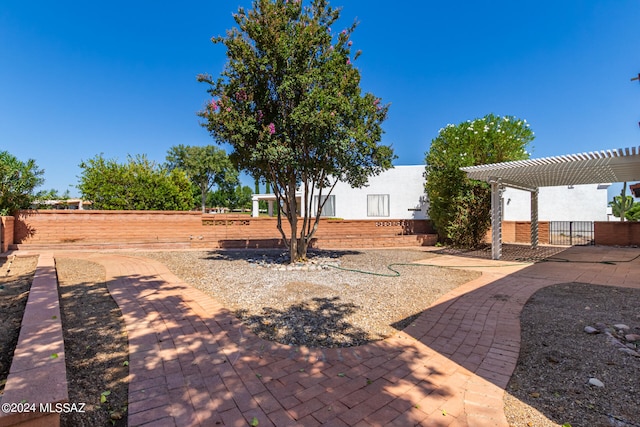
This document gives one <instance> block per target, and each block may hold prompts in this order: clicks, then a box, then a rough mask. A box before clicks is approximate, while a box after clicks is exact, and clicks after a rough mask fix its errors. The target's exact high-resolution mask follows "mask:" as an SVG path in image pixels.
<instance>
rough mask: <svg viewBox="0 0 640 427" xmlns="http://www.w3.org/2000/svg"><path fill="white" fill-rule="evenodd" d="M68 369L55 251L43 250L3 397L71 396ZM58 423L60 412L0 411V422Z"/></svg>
mask: <svg viewBox="0 0 640 427" xmlns="http://www.w3.org/2000/svg"><path fill="white" fill-rule="evenodd" d="M68 400H69V393H68V389H67V369H66V365H65V356H64V339H63V335H62V321H61V318H60V302H59V299H58V280H57V278H56V268H55V261H54V258H53V255H52V254H40V256H39V257H38V265H37V267H36V272H35V275H34V277H33V282H32V284H31V289H30V291H29V298H28V300H27V305H26V307H25V310H24V316H23V318H22V326H21V327H20V336H19V338H18V345H17V346H16V349H15V352H14V355H13V361H12V363H11V368H10V370H9V377H8V378H7V383H6V385H5V390H4V394H3V395H2V396H1V398H0V402H1V403H21V402H25V401H26V402H28V403H29V404H35V405H36V409H37V410H39V409H40V404H41V403H42V404H46V403H51V404H55V403H58V402H67V401H68ZM59 425H60V414H59V413H47V412H45V413H43V412H28V413H11V414H5V413H2V412H0V427H9V426H21V427H22V426H25V427H26V426H32V427H35V426H54V427H57V426H59Z"/></svg>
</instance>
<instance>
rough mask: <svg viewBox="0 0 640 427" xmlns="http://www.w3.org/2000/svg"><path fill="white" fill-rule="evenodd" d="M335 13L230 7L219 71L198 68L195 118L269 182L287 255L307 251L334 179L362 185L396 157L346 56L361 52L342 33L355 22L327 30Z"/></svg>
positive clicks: (376, 102) (291, 5) (261, 4)
mask: <svg viewBox="0 0 640 427" xmlns="http://www.w3.org/2000/svg"><path fill="white" fill-rule="evenodd" d="M339 16H340V11H339V9H333V8H331V7H330V6H329V3H328V1H326V0H312V1H311V4H310V5H309V6H306V7H303V6H302V4H301V2H300V1H283V0H254V2H253V9H252V10H250V11H248V12H247V11H245V10H244V9H243V8H240V9H239V10H238V13H236V14H235V15H234V18H235V21H236V23H237V25H238V28H234V29H232V30H230V31H229V32H228V33H227V36H226V37H217V38H215V39H214V40H213V41H214V43H222V44H224V45H225V46H226V48H227V57H228V62H227V64H226V67H225V69H224V71H223V73H222V76H221V77H220V78H219V79H217V80H215V81H214V80H213V79H212V78H211V77H210V76H208V75H201V76H199V77H198V78H199V80H200V81H202V82H206V83H208V84H209V85H210V88H209V90H208V92H209V93H210V94H211V96H212V98H213V99H212V100H211V102H210V103H209V104H208V105H207V107H206V109H205V110H204V111H202V112H201V113H200V115H201V117H202V118H204V120H205V122H204V123H203V125H204V126H206V127H207V129H208V130H209V131H210V133H211V135H212V136H213V137H214V138H215V139H216V141H218V142H219V143H228V144H229V145H230V147H231V148H232V152H231V154H230V157H231V158H232V160H233V161H234V163H235V164H236V165H237V166H238V167H239V168H240V169H244V170H246V171H248V172H249V174H250V175H252V176H254V177H261V178H263V179H266V180H267V181H268V182H269V183H270V184H271V186H272V188H273V192H274V194H275V196H276V199H277V203H278V206H280V209H278V230H280V233H281V234H282V237H283V240H284V241H286V242H287V243H288V245H289V253H290V258H291V261H296V260H300V259H304V258H306V252H307V247H308V245H309V242H310V241H311V239H312V238H313V235H314V234H315V232H316V230H317V227H318V220H319V218H320V213H321V212H322V207H323V205H324V201H326V200H327V198H328V197H326V196H328V195H329V194H330V193H331V191H332V189H333V187H334V186H335V184H336V183H337V182H338V181H344V182H348V183H349V184H351V185H352V186H354V187H361V186H363V185H365V184H366V183H367V181H368V177H370V176H372V175H376V174H378V173H380V172H381V171H383V170H385V169H387V168H389V167H391V161H392V159H393V157H394V156H393V151H392V149H391V147H389V146H385V145H381V144H380V143H379V142H380V139H381V136H382V128H381V123H382V122H383V121H384V119H385V118H386V115H387V110H388V106H383V105H381V103H380V99H379V98H377V97H375V96H374V95H372V94H368V93H367V94H364V95H362V94H361V90H360V86H359V85H360V72H359V71H358V69H357V68H355V67H354V65H353V63H352V61H355V60H356V58H357V57H358V56H359V53H360V52H356V53H353V52H352V50H351V48H352V42H351V41H350V36H351V33H352V32H353V31H354V30H355V28H356V24H355V23H354V24H353V25H351V26H349V27H347V28H345V29H343V30H342V31H333V30H332V25H334V24H335V23H336V21H337V20H338V19H339ZM299 188H300V189H301V190H302V194H303V197H302V200H301V204H299V202H298V199H297V194H296V193H297V190H298V189H299ZM314 199H315V200H317V201H319V203H316V207H317V209H313V206H314V204H313V202H314ZM298 212H300V213H301V214H302V216H303V218H302V226H299V224H298ZM281 215H284V216H285V217H286V219H287V221H288V222H289V226H290V234H289V236H290V237H287V236H286V234H285V232H284V231H283V229H282V222H281ZM312 217H315V219H314V220H312Z"/></svg>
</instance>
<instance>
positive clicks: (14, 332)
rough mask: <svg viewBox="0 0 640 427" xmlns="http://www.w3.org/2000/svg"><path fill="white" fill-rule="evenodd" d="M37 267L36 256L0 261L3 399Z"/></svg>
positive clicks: (1, 382) (0, 382)
mask: <svg viewBox="0 0 640 427" xmlns="http://www.w3.org/2000/svg"><path fill="white" fill-rule="evenodd" d="M37 264H38V257H37V256H36V257H15V256H10V257H7V258H0V395H2V392H3V390H4V385H5V383H6V382H7V377H8V376H9V369H10V368H11V361H12V360H13V353H14V351H15V349H16V345H17V344H18V336H19V335H20V325H21V323H22V316H23V315H24V308H25V306H26V305H27V299H28V297H29V289H30V288H31V283H32V282H33V275H34V274H35V271H36V266H37Z"/></svg>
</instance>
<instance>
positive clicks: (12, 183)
mask: <svg viewBox="0 0 640 427" xmlns="http://www.w3.org/2000/svg"><path fill="white" fill-rule="evenodd" d="M43 174H44V170H42V169H40V168H38V166H37V165H36V162H35V160H33V159H29V160H27V161H26V162H22V161H20V160H18V159H17V158H16V157H15V156H13V155H12V154H9V152H7V151H0V215H13V214H14V213H15V212H16V211H17V210H19V209H28V208H29V207H30V205H31V202H32V201H33V200H34V199H35V197H36V196H37V195H36V194H34V190H35V189H36V188H37V187H39V186H40V185H42V184H43V183H44V178H43V177H42V175H43Z"/></svg>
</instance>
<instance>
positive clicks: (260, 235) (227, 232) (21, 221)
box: [14, 210, 431, 247]
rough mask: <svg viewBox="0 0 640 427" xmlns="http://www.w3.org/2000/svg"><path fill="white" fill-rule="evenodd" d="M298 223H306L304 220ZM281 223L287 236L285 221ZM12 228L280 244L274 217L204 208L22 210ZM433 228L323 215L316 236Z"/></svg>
mask: <svg viewBox="0 0 640 427" xmlns="http://www.w3.org/2000/svg"><path fill="white" fill-rule="evenodd" d="M298 226H299V227H302V220H300V221H299V223H298ZM282 227H283V230H284V231H285V233H286V235H287V236H288V233H289V232H288V228H289V225H288V223H287V222H286V220H283V224H282ZM14 229H15V237H14V242H15V243H16V244H64V243H74V244H104V243H128V244H132V243H145V244H148V243H188V244H190V245H191V246H194V247H234V246H235V247H237V246H238V245H240V246H251V247H267V246H273V245H276V246H278V245H281V244H282V242H281V238H282V236H281V234H280V232H279V231H278V229H277V220H276V219H275V218H265V217H261V218H252V217H249V216H246V215H216V214H205V215H203V214H201V213H200V212H160V211H63V210H60V211H54V210H51V211H40V212H22V213H21V214H20V215H19V216H18V217H17V218H16V222H15V227H14ZM430 230H431V227H430V223H429V221H425V220H385V221H377V220H324V219H323V220H321V221H320V225H319V228H318V231H317V233H316V238H318V239H322V238H335V237H336V236H340V237H342V238H354V237H367V238H371V237H376V236H377V237H382V236H384V237H390V236H402V235H415V234H425V233H427V232H429V231H430ZM243 242H244V243H243ZM249 242H251V243H249Z"/></svg>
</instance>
